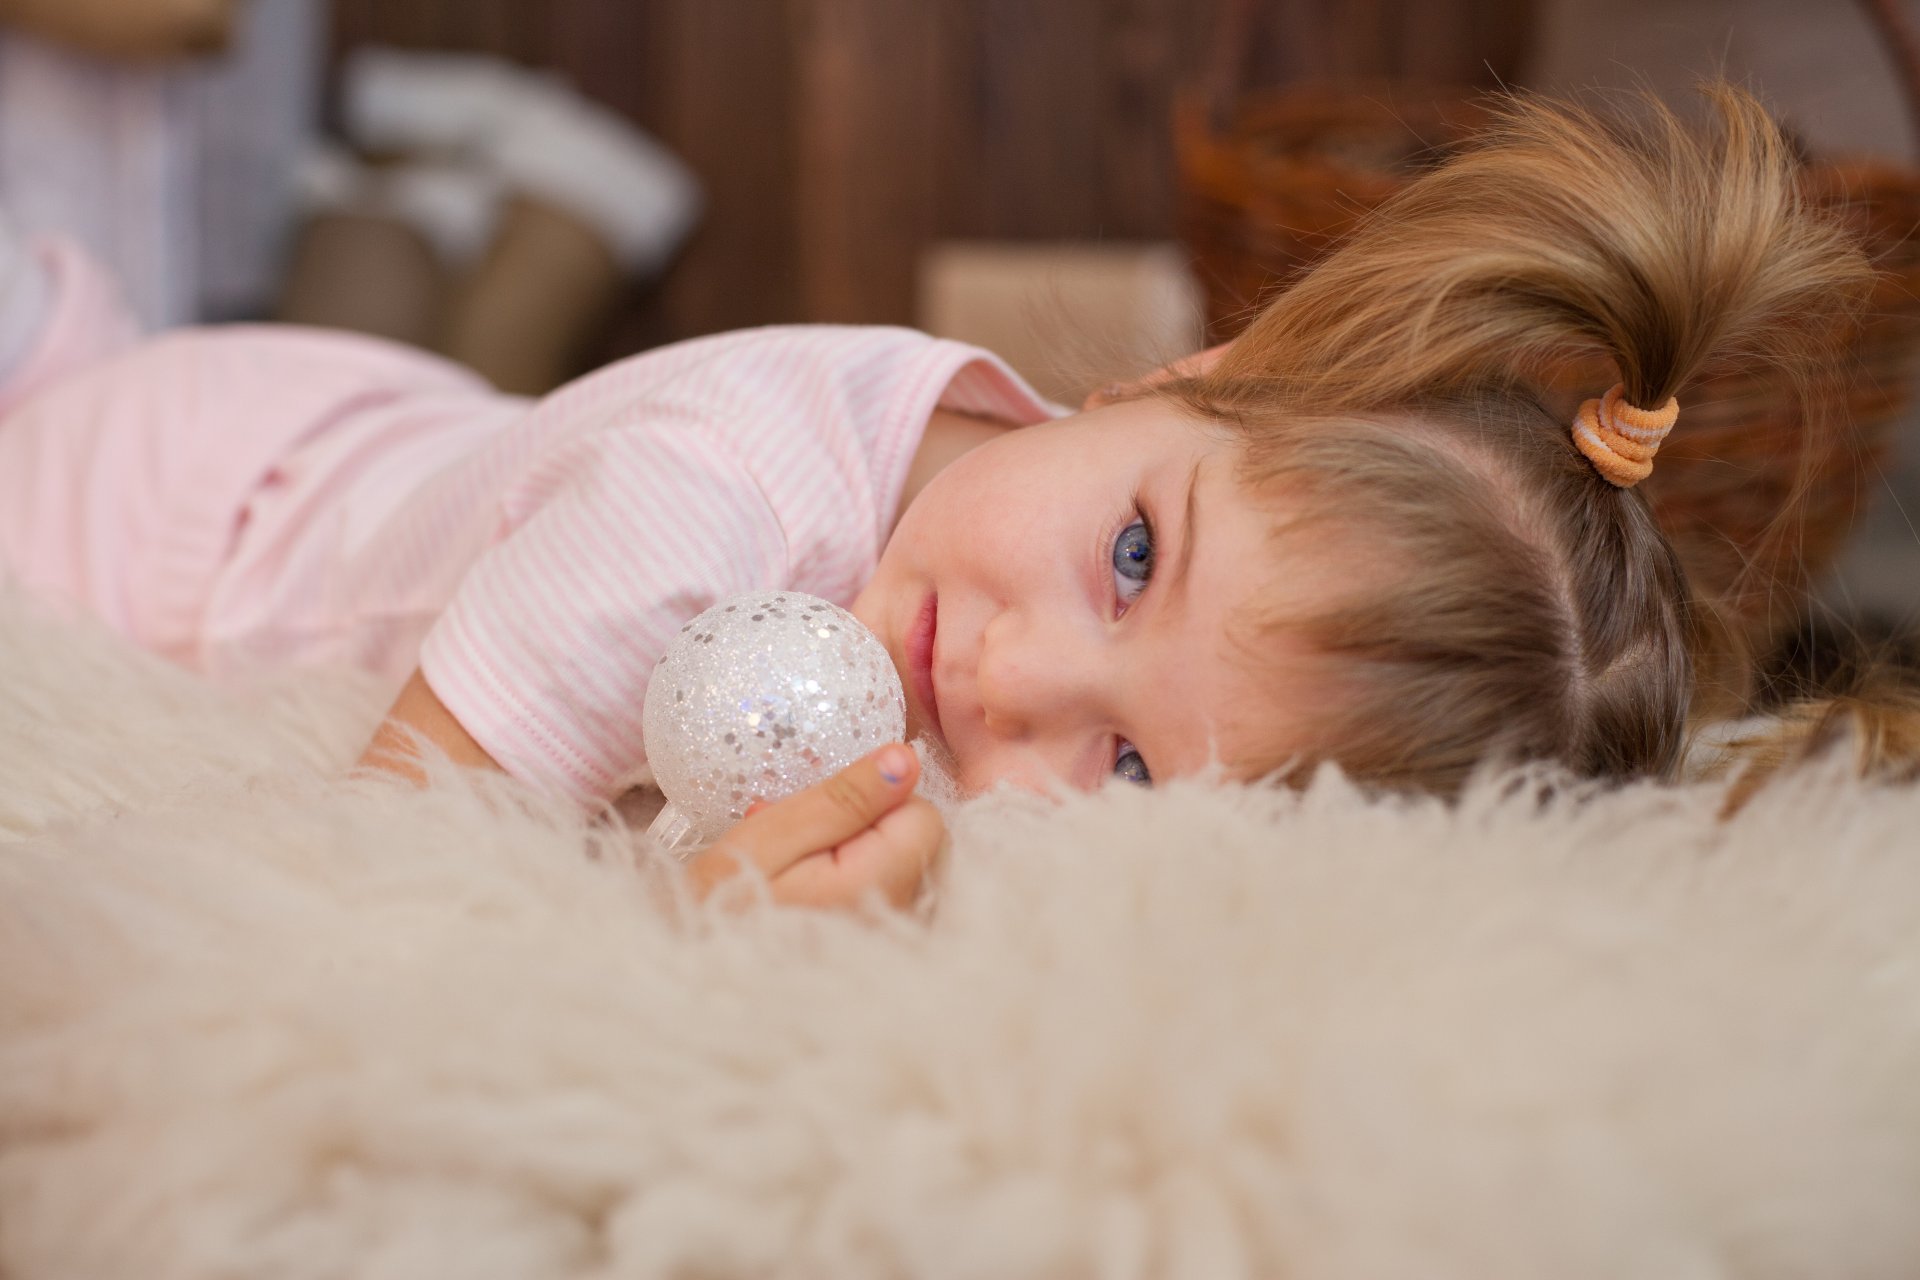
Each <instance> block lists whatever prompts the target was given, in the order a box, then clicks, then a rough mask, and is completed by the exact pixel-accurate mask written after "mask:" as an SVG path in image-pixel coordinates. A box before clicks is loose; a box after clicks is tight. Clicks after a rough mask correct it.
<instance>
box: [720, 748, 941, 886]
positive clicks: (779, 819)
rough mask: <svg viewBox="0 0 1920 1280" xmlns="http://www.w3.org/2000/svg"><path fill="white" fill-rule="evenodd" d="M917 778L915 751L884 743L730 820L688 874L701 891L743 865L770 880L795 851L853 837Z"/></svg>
mask: <svg viewBox="0 0 1920 1280" xmlns="http://www.w3.org/2000/svg"><path fill="white" fill-rule="evenodd" d="M919 777H920V760H919V757H917V756H915V755H914V754H913V751H912V750H911V749H910V748H908V747H907V746H906V744H904V743H899V742H895V743H891V744H889V745H887V746H884V747H882V748H880V749H879V750H878V751H875V752H873V753H872V754H871V755H867V756H864V757H862V758H861V759H859V760H856V761H854V762H853V763H852V764H850V765H848V766H847V767H846V768H844V769H842V770H841V771H840V772H838V773H836V774H834V775H833V776H832V777H830V778H828V779H827V780H826V781H824V782H820V783H816V784H815V785H813V786H811V787H808V788H807V789H806V790H805V791H800V792H796V793H795V794H793V795H791V796H788V797H787V798H786V799H784V800H780V801H778V802H776V803H774V804H769V805H766V806H765V807H763V808H760V809H757V810H755V811H754V812H753V813H752V814H751V815H750V816H749V817H746V818H743V819H741V820H740V821H739V822H737V823H735V824H734V826H733V827H732V828H731V829H730V830H729V831H728V832H727V833H726V835H725V836H723V837H721V840H720V842H719V843H718V844H716V845H714V846H713V847H712V848H711V849H708V850H706V851H705V852H704V853H701V854H700V855H699V856H698V857H696V858H694V859H693V860H692V861H691V862H689V863H688V864H687V874H688V877H689V879H690V880H692V881H693V883H694V885H695V887H696V889H701V890H704V889H706V888H709V887H711V886H712V885H713V884H714V883H717V882H718V881H720V880H723V879H725V878H726V877H728V876H730V875H732V874H733V873H734V872H736V871H738V870H739V869H740V868H741V867H742V865H743V864H744V865H746V866H751V867H755V868H757V869H758V870H759V871H760V873H761V874H762V875H764V876H765V877H766V878H767V879H768V880H774V879H777V878H778V877H779V876H781V875H782V874H783V873H784V872H786V871H787V870H788V869H789V868H790V867H792V866H793V865H794V864H795V863H797V862H799V861H800V860H801V859H802V858H805V857H807V856H808V855H809V854H814V853H819V852H822V851H826V850H832V849H834V848H835V847H836V846H838V845H841V844H843V843H845V842H847V841H849V840H852V839H853V838H854V837H856V836H858V835H860V834H861V833H862V832H864V831H866V830H867V829H868V828H870V827H872V826H873V825H874V824H875V823H876V822H878V821H879V820H880V819H881V818H882V817H883V816H885V815H886V814H888V813H889V812H890V811H892V810H894V809H897V808H899V807H900V805H901V804H903V803H904V802H905V801H906V800H907V799H909V798H910V797H911V796H912V795H913V786H914V783H915V782H916V781H918V780H919Z"/></svg>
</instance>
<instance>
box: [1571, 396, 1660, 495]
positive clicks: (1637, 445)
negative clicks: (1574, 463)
mask: <svg viewBox="0 0 1920 1280" xmlns="http://www.w3.org/2000/svg"><path fill="white" fill-rule="evenodd" d="M1625 391H1626V384H1625V383H1619V382H1616V383H1615V384H1614V385H1613V387H1612V389H1610V390H1609V391H1608V392H1607V394H1606V395H1604V396H1602V397H1600V398H1599V399H1598V400H1589V401H1587V402H1586V403H1585V404H1583V405H1581V406H1580V412H1578V413H1576V414H1574V415H1573V443H1574V446H1575V447H1576V448H1578V449H1579V450H1580V452H1581V453H1584V454H1586V455H1587V461H1589V462H1591V463H1593V466H1594V469H1595V470H1596V471H1598V472H1599V473H1600V474H1601V475H1602V476H1604V477H1605V478H1606V479H1607V480H1608V481H1609V482H1610V483H1613V484H1616V485H1619V486H1620V487H1621V488H1622V489H1631V488H1633V486H1635V485H1637V484H1639V483H1640V482H1641V481H1642V480H1645V479H1646V478H1647V477H1648V476H1650V475H1652V474H1653V455H1654V454H1656V453H1658V452H1660V442H1661V441H1663V440H1665V439H1666V438H1667V432H1669V431H1671V430H1673V424H1674V421H1675V420H1676V419H1677V418H1679V416H1680V400H1679V398H1678V397H1677V396H1672V397H1668V399H1667V402H1666V403H1665V404H1663V405H1661V406H1660V407H1659V408H1658V409H1636V408H1634V407H1633V406H1632V405H1630V404H1628V403H1627V402H1626V401H1625V400H1624V399H1622V398H1621V397H1622V395H1623V394H1624V392H1625Z"/></svg>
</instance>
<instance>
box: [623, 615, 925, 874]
mask: <svg viewBox="0 0 1920 1280" xmlns="http://www.w3.org/2000/svg"><path fill="white" fill-rule="evenodd" d="M906 724H907V704H906V697H905V695H904V694H903V693H902V692H901V690H900V677H899V674H898V673H897V672H896V671H895V670H894V669H893V661H892V659H891V658H889V657H888V656H887V651H886V647H885V646H883V645H882V644H881V643H880V641H879V639H878V638H877V637H875V636H874V634H873V633H872V632H870V631H868V630H867V629H866V627H865V626H863V625H861V623H860V621H859V619H857V618H855V617H854V616H853V615H852V614H850V613H848V612H847V611H846V610H844V609H842V608H840V607H839V606H837V605H834V604H831V603H829V602H828V601H825V600H821V599H819V598H818V597H815V596H810V595H805V594H803V593H801V592H798V591H780V592H772V593H768V592H756V593H754V594H753V595H751V596H741V597H738V598H736V599H734V600H731V601H723V602H722V603H720V604H717V605H715V606H714V607H713V608H711V609H709V610H707V611H706V612H705V613H703V614H701V615H700V616H699V617H697V618H695V619H693V620H692V621H691V622H690V623H688V624H687V626H686V627H684V628H682V630H681V633H680V635H679V636H678V637H676V638H675V640H674V642H673V644H672V646H671V647H670V648H668V650H667V652H666V656H664V657H662V658H661V659H660V662H659V664H658V665H657V666H655V667H654V669H653V676H652V679H651V680H650V681H649V683H648V685H647V702H646V707H645V710H644V711H643V713H642V720H641V725H642V729H643V731H644V732H645V734H646V743H647V763H648V764H649V765H650V766H651V767H652V769H653V777H654V781H655V782H656V783H658V784H659V787H660V790H661V792H662V793H664V794H665V796H666V798H667V799H668V801H670V802H671V804H672V805H673V806H674V808H675V809H677V810H678V811H679V812H680V814H681V815H682V816H683V817H684V818H685V819H686V820H687V821H688V823H689V824H690V829H691V833H692V835H693V836H694V837H695V838H697V839H699V840H702V841H705V840H711V839H713V838H714V837H715V836H718V835H719V834H720V833H721V832H722V831H724V830H726V828H727V827H729V826H731V825H732V824H733V823H734V822H737V821H738V820H739V819H740V818H742V817H743V816H745V814H746V810H747V805H748V804H749V803H750V802H751V801H752V800H753V799H754V798H755V797H758V798H760V799H763V800H778V799H780V798H782V797H784V796H788V795H791V794H793V793H794V792H795V791H799V790H801V789H802V788H805V787H809V786H812V785H813V784H814V783H816V782H819V781H820V780H821V779H823V778H826V777H827V776H829V775H830V774H832V773H834V772H835V771H837V770H839V769H841V768H843V767H844V766H846V765H848V764H851V763H852V762H853V761H855V760H857V759H859V758H860V757H861V756H863V755H866V754H867V753H868V752H869V751H872V750H873V749H875V748H876V747H878V746H880V745H881V744H883V743H887V742H897V741H899V740H900V739H901V738H902V737H904V736H905V734H906ZM749 778H750V779H752V781H751V783H750V784H748V785H746V786H745V787H743V786H742V782H743V780H744V779H749Z"/></svg>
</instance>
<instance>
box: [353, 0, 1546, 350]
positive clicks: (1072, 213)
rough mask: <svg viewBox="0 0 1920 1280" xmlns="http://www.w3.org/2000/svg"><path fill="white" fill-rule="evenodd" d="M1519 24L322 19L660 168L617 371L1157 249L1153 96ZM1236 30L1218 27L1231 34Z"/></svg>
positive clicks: (512, 11) (754, 9) (1399, 57)
mask: <svg viewBox="0 0 1920 1280" xmlns="http://www.w3.org/2000/svg"><path fill="white" fill-rule="evenodd" d="M1529 10H1530V3H1529V0H335V37H336V44H337V46H338V47H339V48H342V49H345V48H350V47H352V46H354V45H356V44H359V43H362V42H379V43H386V44H393V45H399V46H402V47H415V48H446V49H463V50H476V51H485V52H492V53H498V54H501V55H504V56H506V57H510V58H513V59H516V60H518V61H520V62H523V63H526V64H529V65H533V66H539V67H547V68H552V69H554V70H557V71H560V72H561V73H563V74H565V75H566V76H568V77H569V78H570V79H571V80H572V81H573V82H574V83H575V84H576V85H577V86H578V87H580V88H581V89H582V90H584V91H585V92H586V93H588V94H590V95H591V96H593V97H595V98H597V99H599V100H600V101H602V102H604V103H606V104H608V105H610V106H612V107H614V108H615V109H617V110H619V111H621V112H623V113H624V114H626V115H627V116H628V117H630V118H631V119H633V120H634V121H636V122H637V123H638V124H640V125H641V126H642V127H643V128H645V129H647V130H648V131H650V132H651V133H653V134H654V135H655V136H657V137H658V138H660V139H661V140H662V141H664V142H665V143H666V144H667V145H668V146H670V147H672V148H673V149H674V150H675V151H676V152H678V153H679V154H680V155H681V156H682V157H684V158H685V159H686V160H687V162H688V163H689V164H690V165H691V166H692V167H693V168H694V170H695V171H696V172H698V173H699V175H700V177H701V179H702V181H703V182H704V183H705V184H706V188H707V194H708V198H709V202H710V204H709V209H708V211H707V215H706V218H705V220H704V222H703V224H702V226H701V228H700V230H699V232H698V233H697V235H696V237H695V239H694V241H693V242H692V244H691V245H690V246H689V247H688V249H687V252H686V253H685V255H684V256H683V258H682V259H681V260H680V261H679V262H678V263H677V264H676V265H675V266H674V268H673V270H672V271H671V272H670V273H669V275H668V276H667V278H666V279H665V280H663V281H661V282H659V283H658V284H657V285H655V286H653V287H652V288H651V289H649V290H648V291H647V292H646V293H645V294H644V296H640V297H636V298H635V299H634V302H633V305H632V307H631V308H630V310H629V313H628V314H627V315H626V317H625V318H624V319H623V321H622V322H621V324H620V326H619V330H618V332H617V333H616V335H615V337H614V340H613V349H612V350H610V351H608V352H607V353H605V354H609V355H611V354H617V353H619V352H620V351H624V350H633V349H637V348H639V347H643V346H647V345H651V344H653V343H657V342H661V341H668V340H672V339H675V338H680V337H687V336H692V335H696V334H700V333H708V332H713V331H716V330H721V329H728V328H737V327H740V326H743V325H753V324H766V323H775V322H781V321H794V320H811V321H854V322H904V321H908V320H910V319H911V318H912V315H913V279H914V270H915V263H916V261H917V258H918V254H919V251H920V249H921V247H922V246H923V245H924V244H926V243H927V242H928V241H929V240H931V239H936V238H955V237H991V238H1038V239H1053V238H1073V239H1110V240H1125V239H1143V238H1144V239H1162V238H1166V237H1168V236H1170V235H1171V234H1172V226H1173V206H1174V178H1173V157H1172V152H1171V144H1170V139H1169V128H1168V121H1169V112H1170V108H1171V104H1172V101H1173V98H1174V95H1175V94H1176V92H1179V91H1180V90H1181V89H1182V88H1186V87H1191V86H1195V85H1197V84H1198V83H1200V82H1201V81H1202V79H1203V78H1204V77H1205V76H1206V75H1207V74H1208V72H1209V70H1210V69H1211V68H1215V67H1217V66H1220V65H1222V59H1221V57H1220V54H1219V50H1218V48H1217V42H1218V41H1219V39H1220V38H1221V32H1222V30H1223V23H1224V24H1229V25H1227V26H1225V27H1224V30H1226V31H1228V32H1232V31H1240V32H1241V33H1242V34H1241V35H1240V36H1239V37H1238V38H1237V39H1233V40H1232V44H1233V48H1234V51H1235V54H1236V57H1235V59H1234V61H1236V62H1237V63H1239V64H1241V65H1242V66H1243V67H1244V75H1245V76H1246V77H1248V78H1250V79H1254V80H1266V81H1273V80H1284V79H1292V78H1297V77H1300V76H1303V75H1308V74H1324V73H1328V72H1332V73H1351V74H1364V73H1369V72H1381V71H1390V72H1398V73H1401V74H1418V75H1436V74H1437V75H1451V76H1453V77H1455V78H1467V79H1478V80H1482V81H1484V80H1485V79H1487V77H1488V74H1489V70H1490V68H1489V66H1488V65H1486V64H1487V63H1489V62H1490V63H1491V66H1492V68H1497V69H1500V70H1510V69H1511V63H1512V61H1513V59H1514V58H1515V57H1516V56H1517V53H1518V51H1519V49H1520V48H1521V47H1522V46H1523V45H1524V39H1525V24H1524V22H1523V21H1522V19H1523V17H1524V15H1525V14H1526V13H1527V12H1528V11H1529ZM1236 22H1237V23H1238V24H1239V25H1238V26H1237V27H1235V26H1232V25H1231V24H1232V23H1236Z"/></svg>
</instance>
